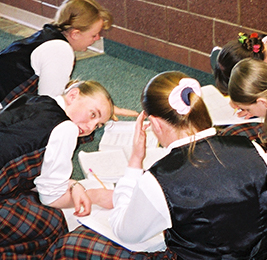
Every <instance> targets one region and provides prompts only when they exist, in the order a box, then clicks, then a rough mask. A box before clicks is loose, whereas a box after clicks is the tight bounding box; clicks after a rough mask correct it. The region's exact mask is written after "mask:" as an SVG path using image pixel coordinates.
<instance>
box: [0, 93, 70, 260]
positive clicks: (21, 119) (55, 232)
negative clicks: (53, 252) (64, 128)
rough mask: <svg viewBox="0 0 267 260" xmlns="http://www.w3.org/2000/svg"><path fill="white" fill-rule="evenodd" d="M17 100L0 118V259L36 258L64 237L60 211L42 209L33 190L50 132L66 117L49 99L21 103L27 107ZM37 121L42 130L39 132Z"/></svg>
mask: <svg viewBox="0 0 267 260" xmlns="http://www.w3.org/2000/svg"><path fill="white" fill-rule="evenodd" d="M21 100H22V99H18V100H17V101H18V103H19V104H18V105H17V104H16V101H15V103H13V106H10V107H7V108H6V109H4V110H3V111H2V112H1V113H0V136H1V149H0V151H1V152H2V156H1V160H0V161H1V166H0V167H1V168H0V256H1V259H41V258H42V257H43V255H44V253H45V252H46V250H47V249H48V248H49V246H50V245H51V244H52V243H53V242H54V241H55V240H56V239H57V238H58V237H60V236H61V235H64V234H66V233H67V232H68V229H67V224H66V221H65V219H64V215H63V213H62V211H61V210H60V209H55V208H52V207H49V206H45V205H42V204H41V202H40V201H39V196H38V193H37V192H35V191H33V190H32V188H34V187H35V185H34V183H33V180H34V179H35V178H36V177H37V176H38V175H40V172H41V166H42V162H43V156H44V152H45V147H46V144H47V141H48V138H49V136H50V133H51V131H52V130H53V128H54V127H55V126H56V125H57V124H59V123H60V122H63V121H64V120H68V117H67V116H66V114H65V112H64V111H63V110H62V109H61V108H60V107H59V106H58V105H57V104H56V102H55V101H54V100H53V99H51V98H49V97H33V98H29V99H28V100H27V98H26V99H23V100H24V101H26V105H24V104H21ZM28 103H29V104H28ZM35 104H36V105H35ZM24 107H27V108H25V109H24ZM51 111H52V112H51ZM39 113H40V114H39ZM51 113H53V114H52V116H50V117H49V114H50V115H51ZM40 122H41V123H42V122H43V127H42V129H39V131H38V127H39V126H40ZM36 131H37V132H38V134H36V133H34V132H36ZM12 133H13V134H12ZM12 140H14V141H13V142H12ZM15 140H16V141H15ZM18 147H19V148H21V149H17V148H18ZM13 155H14V157H15V158H14V159H11V160H10V159H9V158H10V157H11V156H13ZM15 155H16V156H15Z"/></svg>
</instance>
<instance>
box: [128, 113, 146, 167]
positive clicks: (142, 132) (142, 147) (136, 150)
mask: <svg viewBox="0 0 267 260" xmlns="http://www.w3.org/2000/svg"><path fill="white" fill-rule="evenodd" d="M145 118H146V116H145V113H144V111H142V112H141V113H140V115H139V116H138V118H137V120H136V125H135V132H134V139H133V151H132V155H131V158H130V160H129V166H130V167H133V168H140V169H141V168H142V163H143V160H144V158H145V156H146V129H147V128H148V127H149V125H150V124H146V125H144V124H143V123H144V120H145Z"/></svg>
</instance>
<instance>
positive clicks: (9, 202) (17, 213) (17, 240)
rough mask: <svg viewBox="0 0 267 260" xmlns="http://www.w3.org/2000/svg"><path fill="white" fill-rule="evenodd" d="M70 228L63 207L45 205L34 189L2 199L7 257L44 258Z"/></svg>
mask: <svg viewBox="0 0 267 260" xmlns="http://www.w3.org/2000/svg"><path fill="white" fill-rule="evenodd" d="M67 232H68V229H67V223H66V221H65V218H64V215H63V213H62V211H61V210H59V209H55V208H51V207H48V206H44V205H42V204H41V203H40V201H39V198H38V193H36V192H34V191H28V192H25V193H23V194H22V193H20V194H19V195H18V196H16V197H12V198H9V199H4V200H2V201H1V202H0V256H1V259H3V260H5V259H10V260H11V259H12V260H14V259H30V260H37V259H38V260H39V259H42V257H43V255H44V254H45V252H46V251H47V250H48V248H49V246H50V245H51V244H52V243H53V242H54V241H56V240H57V239H58V238H59V237H60V236H62V235H64V234H66V233H67ZM50 259H51V258H50Z"/></svg>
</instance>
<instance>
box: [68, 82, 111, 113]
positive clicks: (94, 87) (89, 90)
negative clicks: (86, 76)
mask: <svg viewBox="0 0 267 260" xmlns="http://www.w3.org/2000/svg"><path fill="white" fill-rule="evenodd" d="M72 88H78V89H79V90H80V95H81V96H90V97H93V96H94V95H97V94H102V95H104V96H105V97H106V99H107V100H108V101H109V103H110V107H111V115H110V118H113V116H114V102H113V100H112V98H111V96H110V94H109V92H108V91H107V90H106V89H105V88H104V87H103V86H102V85H101V84H100V83H99V82H97V81H94V80H87V81H78V80H71V81H70V82H69V83H68V84H67V86H66V88H65V92H64V94H63V95H66V94H67V93H68V92H69V90H71V89H72Z"/></svg>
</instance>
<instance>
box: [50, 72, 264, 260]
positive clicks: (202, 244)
mask: <svg viewBox="0 0 267 260" xmlns="http://www.w3.org/2000/svg"><path fill="white" fill-rule="evenodd" d="M200 96H201V89H200V85H199V83H198V82H197V81H196V80H195V79H192V78H189V77H187V76H186V75H184V74H182V73H180V72H163V73H161V74H159V75H157V76H156V77H154V78H152V79H151V80H150V81H149V83H148V84H147V86H146V87H145V88H144V90H143V93H142V106H143V109H144V112H142V113H141V114H140V116H139V117H138V119H137V124H136V130H135V137H134V143H133V152H132V155H131V157H130V160H129V167H128V168H127V169H126V172H125V176H124V177H122V178H121V179H120V180H119V182H118V183H117V185H116V187H115V190H114V195H113V203H114V209H113V210H112V215H111V218H110V224H111V226H112V227H113V231H114V233H115V234H116V235H117V237H118V238H120V239H121V240H122V241H124V242H127V243H138V242H142V241H145V240H147V239H149V238H151V237H153V236H155V235H157V234H159V233H161V232H164V236H165V242H166V249H165V251H163V252H160V251H158V252H155V253H146V252H130V251H128V250H126V249H124V248H123V247H121V246H119V245H117V244H115V243H113V242H112V241H110V240H108V239H107V238H105V237H103V236H101V235H99V234H96V233H95V232H94V231H92V230H90V229H86V228H84V227H79V228H78V229H76V230H75V231H73V232H71V233H69V234H67V235H64V236H62V237H61V238H60V239H59V241H58V242H57V243H56V245H54V247H53V249H54V251H53V254H54V258H53V259H65V258H68V257H69V258H71V259H93V258H94V257H98V258H101V259H115V258H118V259H186V260H187V259H196V260H199V259H266V257H267V252H266V247H267V236H266V235H267V234H266V233H267V188H266V177H267V174H266V170H267V167H266V162H265V160H264V159H266V158H265V156H266V155H265V153H264V151H263V150H262V148H261V147H260V146H259V145H257V144H254V143H252V142H251V141H249V139H247V138H246V137H241V136H227V137H222V136H217V135H216V130H215V129H214V128H212V127H211V126H212V122H211V118H210V116H209V113H208V111H207V108H206V106H205V104H204V102H203V100H202V98H201V97H200ZM146 117H148V119H149V121H150V123H151V127H152V130H153V132H154V133H155V135H156V136H157V138H158V140H159V142H160V143H161V145H162V146H164V147H166V148H167V150H168V151H169V154H168V155H166V156H165V157H164V158H162V159H161V160H159V161H158V162H156V163H155V164H154V165H153V166H152V167H151V168H150V169H149V170H148V171H145V172H144V171H143V169H142V162H143V159H144V157H145V147H146V134H145V129H146V127H144V125H143V121H144V120H145V118H146ZM233 158H234V159H233Z"/></svg>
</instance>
